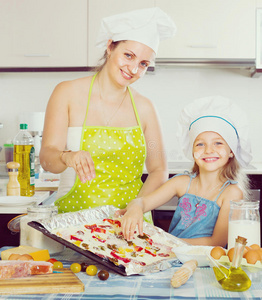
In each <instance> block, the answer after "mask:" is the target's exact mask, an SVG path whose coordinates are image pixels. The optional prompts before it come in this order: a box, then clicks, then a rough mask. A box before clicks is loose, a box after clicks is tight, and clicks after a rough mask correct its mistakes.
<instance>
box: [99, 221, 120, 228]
mask: <svg viewBox="0 0 262 300" xmlns="http://www.w3.org/2000/svg"><path fill="white" fill-rule="evenodd" d="M103 221H104V222H108V223H110V224H113V225H116V226H117V227H121V222H120V221H118V220H112V219H104V220H103Z"/></svg>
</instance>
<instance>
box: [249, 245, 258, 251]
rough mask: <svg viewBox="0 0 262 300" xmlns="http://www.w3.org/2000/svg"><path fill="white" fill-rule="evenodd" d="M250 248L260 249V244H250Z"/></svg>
mask: <svg viewBox="0 0 262 300" xmlns="http://www.w3.org/2000/svg"><path fill="white" fill-rule="evenodd" d="M250 248H252V249H255V250H258V249H260V246H259V245H258V244H253V245H251V246H250Z"/></svg>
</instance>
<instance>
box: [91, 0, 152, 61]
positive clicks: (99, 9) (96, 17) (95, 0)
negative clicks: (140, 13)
mask: <svg viewBox="0 0 262 300" xmlns="http://www.w3.org/2000/svg"><path fill="white" fill-rule="evenodd" d="M154 4H155V1H154V0H143V1H141V0H132V1H123V0H89V9H88V20H89V23H88V28H89V30H88V32H89V35H88V66H96V65H97V63H98V61H99V59H100V58H101V57H102V56H103V54H104V51H105V49H101V48H97V47H96V46H95V44H96V37H97V34H98V32H99V29H100V23H101V19H102V18H104V17H108V16H111V15H114V14H120V13H123V12H126V11H131V10H135V9H142V8H149V7H154V6H155V5H154Z"/></svg>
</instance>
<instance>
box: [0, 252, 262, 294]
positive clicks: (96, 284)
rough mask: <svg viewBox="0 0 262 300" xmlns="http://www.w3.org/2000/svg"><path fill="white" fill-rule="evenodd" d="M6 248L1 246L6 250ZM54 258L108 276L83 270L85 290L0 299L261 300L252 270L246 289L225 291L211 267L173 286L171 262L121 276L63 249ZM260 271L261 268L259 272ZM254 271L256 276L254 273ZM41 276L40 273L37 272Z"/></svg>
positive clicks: (67, 264)
mask: <svg viewBox="0 0 262 300" xmlns="http://www.w3.org/2000/svg"><path fill="white" fill-rule="evenodd" d="M5 249H6V247H3V248H1V249H0V252H1V250H5ZM53 257H54V258H56V259H58V260H59V261H62V262H63V265H64V267H65V268H69V267H70V265H71V263H73V262H79V263H81V262H83V261H85V262H87V263H88V264H95V265H96V266H97V268H98V270H101V269H106V270H108V271H109V274H110V276H109V279H108V280H106V281H100V280H99V279H98V277H97V275H96V276H88V275H87V274H86V273H84V272H80V273H76V275H77V277H78V278H79V279H80V280H81V281H82V282H83V284H84V286H85V291H84V292H83V293H78V294H77V293H76V294H42V295H41V294H38V295H36V294H32V295H28V294H27V295H3V296H1V295H0V299H12V300H15V299H27V300H30V299H45V300H48V299H50V300H51V299H52V300H56V299H57V300H58V299H67V300H69V299H80V298H81V299H83V300H85V299H89V300H91V299H92V300H95V299H100V300H154V299H160V300H175V299H180V300H181V299H185V300H186V299H187V300H193V299H194V300H196V299H202V300H204V299H205V300H219V299H233V300H239V299H249V300H251V299H257V300H258V299H261V298H260V296H261V290H262V283H261V280H260V276H261V275H260V273H253V275H252V286H251V288H250V289H249V290H247V291H245V292H241V293H239V292H228V291H225V290H223V289H222V288H221V286H220V285H219V284H218V282H217V281H216V279H215V276H214V273H213V270H212V269H211V268H209V267H201V268H197V269H196V271H195V273H194V274H193V276H192V277H191V278H190V279H189V280H188V281H187V282H186V283H185V284H184V285H182V286H181V287H179V288H176V289H174V288H173V287H171V285H170V280H171V278H172V276H173V274H174V272H175V271H176V270H177V268H178V267H179V266H181V265H179V264H176V263H173V267H172V268H170V269H167V270H165V271H161V272H157V273H151V274H148V275H145V276H143V275H142V276H141V275H133V276H121V275H119V274H117V273H114V272H113V271H111V270H109V269H107V268H106V267H104V266H103V265H99V264H97V263H94V262H93V261H91V260H89V259H88V258H87V257H85V256H82V255H81V254H79V253H77V252H74V251H73V250H71V249H68V248H67V249H66V250H64V251H63V252H62V253H60V254H59V253H58V254H56V255H53ZM260 272H261V271H260ZM254 274H256V275H254ZM38 276H41V275H38Z"/></svg>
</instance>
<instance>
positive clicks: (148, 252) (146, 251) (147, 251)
mask: <svg viewBox="0 0 262 300" xmlns="http://www.w3.org/2000/svg"><path fill="white" fill-rule="evenodd" d="M145 253H147V254H150V255H152V256H154V257H155V256H156V254H154V253H152V252H151V251H149V250H147V249H145Z"/></svg>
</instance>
